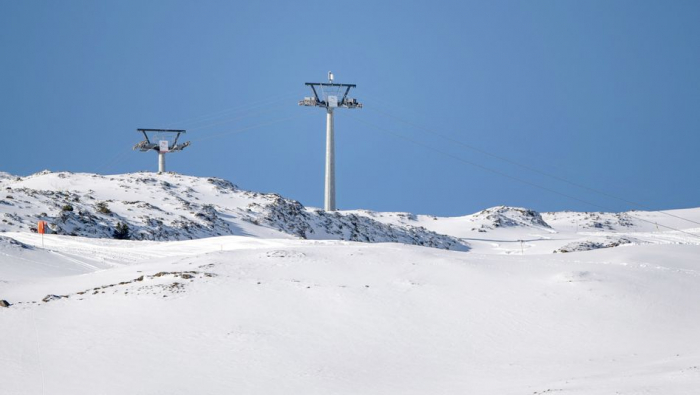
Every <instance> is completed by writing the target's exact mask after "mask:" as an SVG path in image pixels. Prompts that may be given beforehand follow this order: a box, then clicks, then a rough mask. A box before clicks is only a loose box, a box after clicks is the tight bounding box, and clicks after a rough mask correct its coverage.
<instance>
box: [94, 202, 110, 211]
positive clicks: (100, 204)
mask: <svg viewBox="0 0 700 395" xmlns="http://www.w3.org/2000/svg"><path fill="white" fill-rule="evenodd" d="M95 207H96V208H97V212H98V213H102V214H112V210H110V209H109V207H108V206H107V202H98V203H97V204H96V205H95Z"/></svg>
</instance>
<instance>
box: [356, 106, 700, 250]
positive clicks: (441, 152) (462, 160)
mask: <svg viewBox="0 0 700 395" xmlns="http://www.w3.org/2000/svg"><path fill="white" fill-rule="evenodd" d="M348 117H349V118H351V119H354V120H355V121H357V122H359V123H362V124H365V125H367V126H369V127H371V128H374V129H376V130H378V131H380V132H383V133H386V134H388V135H391V136H394V137H396V138H399V139H402V140H405V141H408V142H410V143H412V144H414V145H417V146H420V147H423V148H425V149H428V150H430V151H433V152H436V153H438V154H441V155H444V156H447V157H449V158H452V159H454V160H456V161H458V162H461V163H464V164H467V165H470V166H473V167H477V168H479V169H482V170H484V171H488V172H490V173H493V174H497V175H499V176H502V177H505V178H508V179H511V180H514V181H518V182H520V183H523V184H526V185H529V186H532V187H535V188H538V189H541V190H544V191H547V192H550V193H553V194H556V195H559V196H562V197H565V198H568V199H571V200H575V201H578V202H580V203H584V204H586V205H589V206H591V207H596V208H598V209H601V210H603V211H608V210H609V209H608V208H607V207H605V206H601V205H599V204H596V203H593V202H589V201H587V200H584V199H581V198H578V197H576V196H573V195H569V194H567V193H563V192H559V191H557V190H555V189H551V188H548V187H545V186H542V185H539V184H537V183H534V182H531V181H528V180H524V179H522V178H519V177H515V176H512V175H510V174H508V173H504V172H502V171H500V170H496V169H492V168H490V167H487V166H484V165H481V164H478V163H476V162H472V161H469V160H467V159H464V158H462V157H460V156H457V155H454V154H451V153H449V152H447V151H443V150H441V149H438V148H435V147H433V146H431V145H428V144H425V143H423V142H421V141H418V140H415V139H412V138H410V137H407V136H404V135H402V134H399V133H396V132H394V131H392V130H389V129H387V128H384V127H382V126H379V125H375V124H373V123H371V122H367V121H365V120H363V119H360V118H358V117H355V116H353V115H348ZM630 215H631V214H630ZM633 218H635V219H638V220H640V221H642V222H646V223H649V224H652V225H656V226H658V227H662V228H666V229H670V230H673V231H676V232H680V233H684V234H686V235H689V236H692V237H696V238H698V239H700V235H697V234H694V233H690V232H687V231H684V230H681V229H677V228H674V227H671V226H667V225H663V224H659V223H657V222H653V221H649V220H646V219H643V218H639V217H636V216H633Z"/></svg>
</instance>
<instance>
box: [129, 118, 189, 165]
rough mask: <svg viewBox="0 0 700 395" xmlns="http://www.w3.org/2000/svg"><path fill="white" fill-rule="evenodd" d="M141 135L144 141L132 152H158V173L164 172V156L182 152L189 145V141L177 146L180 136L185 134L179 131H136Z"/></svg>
mask: <svg viewBox="0 0 700 395" xmlns="http://www.w3.org/2000/svg"><path fill="white" fill-rule="evenodd" d="M136 131H137V132H140V133H143V137H144V140H143V141H140V142H139V143H138V144H136V145H135V146H134V150H139V151H141V152H147V151H151V150H154V151H156V152H158V173H164V172H165V154H167V153H168V152H177V151H182V150H183V149H185V148H186V147H188V146H189V145H190V142H189V141H186V142H184V143H180V144H178V140H179V139H180V135H181V134H183V133H186V131H185V130H180V129H136Z"/></svg>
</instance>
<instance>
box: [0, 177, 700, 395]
mask: <svg viewBox="0 0 700 395" xmlns="http://www.w3.org/2000/svg"><path fill="white" fill-rule="evenodd" d="M0 185H1V186H2V195H0V200H1V202H0V216H1V217H2V218H3V221H2V223H1V225H0V226H1V228H0V339H2V342H0V393H2V394H41V393H50V394H58V395H62V394H66V395H68V394H70V395H75V394H95V393H98V394H107V395H111V394H115V395H116V394H126V393H128V394H144V395H145V394H149V395H150V394H183V395H185V394H193V393H203V394H231V393H245V394H289V393H303V394H433V393H435V394H465V393H466V394H469V393H474V394H498V395H511V394H512V395H520V394H549V393H557V394H562V395H566V394H572V395H574V394H575V395H584V394H585V395H598V394H600V395H603V394H606V395H607V394H642V393H643V394H664V395H667V394H695V393H697V388H700V342H698V341H697V336H698V333H700V258H699V257H700V225H698V224H697V222H700V209H687V210H673V211H669V212H666V213H661V212H636V211H635V212H629V213H575V212H560V213H537V212H535V211H533V210H529V209H525V208H514V207H503V206H500V207H494V208H490V209H486V210H483V211H480V212H478V213H475V214H472V215H466V216H462V217H453V218H441V217H434V216H430V215H415V214H409V213H379V212H372V211H366V210H353V211H341V212H335V213H325V212H323V211H320V210H317V209H313V208H307V207H304V206H302V205H301V204H300V203H298V202H295V201H292V200H289V199H285V198H282V197H280V196H278V195H274V194H259V193H255V192H247V191H243V190H240V189H239V188H237V187H236V186H234V185H233V184H231V183H230V182H227V181H224V180H219V179H213V178H197V177H187V176H181V175H175V174H164V175H155V174H151V173H138V174H124V175H115V176H100V175H92V174H70V173H49V172H44V173H41V174H36V175H33V176H29V177H21V178H19V177H15V176H11V175H8V174H4V173H3V174H0ZM66 206H70V209H68V207H66ZM40 219H42V220H46V221H48V222H50V223H51V227H52V229H54V231H55V233H53V234H47V235H45V236H44V237H43V238H42V236H41V235H39V234H37V233H35V232H33V231H32V229H31V228H32V227H33V226H35V224H36V221H37V220H40ZM120 222H121V223H123V224H128V227H129V228H130V232H131V240H118V239H114V238H113V236H114V231H115V228H116V224H118V223H120ZM664 226H668V227H673V228H675V229H676V230H672V229H668V228H664ZM71 234H73V235H75V236H71ZM349 240H350V241H349ZM367 242H373V243H367ZM426 247H437V248H426ZM3 306H6V307H3Z"/></svg>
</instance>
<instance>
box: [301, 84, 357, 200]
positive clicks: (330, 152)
mask: <svg viewBox="0 0 700 395" xmlns="http://www.w3.org/2000/svg"><path fill="white" fill-rule="evenodd" d="M306 86H309V87H311V90H312V91H313V93H314V95H313V97H305V98H304V100H301V101H300V102H299V105H300V106H307V107H321V108H325V109H326V189H325V198H324V205H323V208H324V209H325V210H326V211H335V141H334V132H333V111H334V110H335V109H336V108H362V103H358V102H357V100H356V99H351V98H349V97H348V93H349V92H350V89H352V88H355V87H356V85H355V84H336V83H333V73H331V72H330V71H329V72H328V83H325V82H307V83H306Z"/></svg>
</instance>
